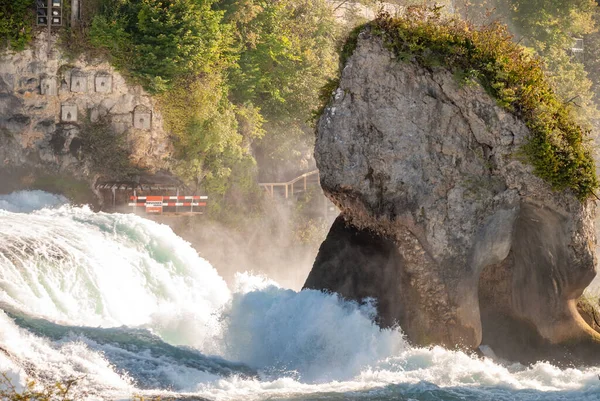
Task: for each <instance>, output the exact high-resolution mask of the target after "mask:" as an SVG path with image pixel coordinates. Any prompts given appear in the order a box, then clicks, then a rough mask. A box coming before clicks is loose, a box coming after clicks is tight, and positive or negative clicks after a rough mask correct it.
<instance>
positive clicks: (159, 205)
mask: <svg viewBox="0 0 600 401" xmlns="http://www.w3.org/2000/svg"><path fill="white" fill-rule="evenodd" d="M129 199H130V200H132V201H133V202H130V203H129V204H128V205H129V206H133V209H134V210H135V209H136V208H137V207H145V208H146V213H161V214H162V213H164V212H165V210H164V208H165V207H169V208H172V207H174V208H175V210H174V212H185V213H202V212H203V211H204V207H205V206H206V202H198V201H200V200H204V201H206V200H208V196H204V195H203V196H199V195H193V196H135V195H134V196H131V197H130V198H129ZM173 200H176V201H177V200H178V201H182V200H187V201H191V202H170V201H173ZM140 201H141V202H140ZM186 206H187V207H189V208H190V209H189V210H180V209H178V208H179V207H186ZM194 207H196V209H194ZM167 212H168V211H167Z"/></svg>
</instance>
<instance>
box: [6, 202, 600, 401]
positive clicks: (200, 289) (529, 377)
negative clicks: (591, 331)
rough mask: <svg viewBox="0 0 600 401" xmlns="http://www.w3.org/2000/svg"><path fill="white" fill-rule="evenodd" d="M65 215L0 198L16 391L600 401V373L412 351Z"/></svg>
mask: <svg viewBox="0 0 600 401" xmlns="http://www.w3.org/2000/svg"><path fill="white" fill-rule="evenodd" d="M24 197H27V198H29V199H30V201H29V204H28V205H27V208H17V207H15V206H11V205H14V204H15V203H17V202H18V200H19V199H23V198H24ZM36 197H37V198H36ZM31 198H34V200H33V201H31ZM35 199H37V201H36V200H35ZM61 203H64V199H62V198H58V197H54V196H52V195H49V194H44V193H28V194H15V195H13V196H12V197H0V208H2V209H3V210H0V309H2V311H3V312H0V324H2V330H1V331H0V347H1V348H2V349H3V350H5V351H6V352H0V370H2V371H4V372H7V374H8V376H9V377H11V378H12V380H13V382H15V383H17V384H18V383H21V384H23V383H24V382H25V379H26V378H27V377H28V376H29V377H31V376H36V375H37V376H36V377H37V378H38V380H41V381H44V380H50V381H51V380H55V379H68V378H73V377H76V378H79V381H78V384H77V386H76V389H75V391H77V392H78V395H79V396H81V397H82V398H84V399H85V398H88V399H127V398H131V397H132V396H133V395H135V394H138V395H144V396H152V395H184V396H191V395H193V396H195V397H203V398H206V399H211V400H212V399H214V400H266V399H269V400H362V399H369V400H407V401H408V400H419V401H429V400H524V401H525V400H527V401H529V400H600V380H599V379H598V376H597V374H598V373H600V368H598V369H596V368H581V367H572V368H569V369H559V368H557V367H555V366H552V365H551V364H548V363H544V362H539V363H537V364H535V365H533V366H529V367H526V366H521V365H518V364H509V363H503V362H501V361H498V360H495V359H494V358H492V357H490V358H478V357H476V356H471V355H467V354H465V353H463V352H459V351H452V350H446V349H444V348H441V347H434V348H416V347H412V346H410V345H409V344H408V343H407V342H406V341H405V339H404V337H403V335H402V331H401V328H397V329H394V330H392V329H389V330H380V329H379V328H378V327H377V326H376V325H374V324H373V323H372V318H373V316H374V314H375V306H374V305H371V304H369V303H367V304H365V305H362V306H359V305H357V304H355V303H349V302H345V301H343V300H341V299H339V298H338V297H337V296H335V295H333V294H324V293H321V292H317V291H302V292H296V291H293V290H290V289H286V288H281V287H280V286H279V285H277V283H275V282H273V281H271V280H269V278H267V277H258V276H254V275H252V274H249V273H240V274H238V276H237V279H236V284H235V285H233V286H231V288H229V287H228V286H227V284H226V283H225V281H224V280H223V279H222V278H221V277H220V276H219V274H218V272H217V271H216V270H215V269H214V268H213V267H212V266H211V265H210V264H209V263H208V262H207V261H205V260H204V259H202V258H201V257H200V256H199V255H198V254H197V252H196V251H195V250H194V249H192V248H191V246H190V245H189V244H188V243H186V242H185V241H183V240H182V239H181V238H179V237H177V236H176V235H175V234H174V233H173V232H172V231H171V230H170V228H169V227H166V226H163V225H159V224H156V223H154V222H151V221H148V220H145V219H143V218H140V217H138V216H134V215H121V214H103V213H93V212H91V211H90V210H88V209H87V208H74V207H70V206H59V205H60V204H61ZM44 205H51V206H53V207H54V208H53V209H43V210H37V211H35V209H36V208H39V207H41V206H44ZM238 270H240V272H243V271H244V267H243V266H239V267H238ZM490 355H491V354H490Z"/></svg>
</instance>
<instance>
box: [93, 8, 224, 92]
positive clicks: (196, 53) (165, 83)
mask: <svg viewBox="0 0 600 401" xmlns="http://www.w3.org/2000/svg"><path fill="white" fill-rule="evenodd" d="M211 6H212V1H211V0H161V1H159V0H125V1H120V0H108V1H106V2H105V4H104V7H103V8H102V11H101V13H100V14H99V15H97V16H96V17H95V18H94V19H93V21H92V28H91V30H90V41H91V43H92V45H94V46H96V47H98V48H103V49H106V50H107V51H108V52H109V53H110V55H111V59H112V63H113V64H114V65H115V66H116V67H117V68H119V69H120V70H121V71H124V72H126V73H128V74H129V75H131V76H132V77H133V78H135V79H137V80H138V81H140V82H141V83H142V84H143V85H144V87H145V88H146V89H147V90H148V91H150V92H153V93H158V92H164V91H165V90H167V89H169V88H170V87H171V86H172V84H173V80H174V79H176V78H177V79H181V78H182V77H185V76H194V75H196V74H200V73H207V72H210V71H212V70H213V69H214V68H215V66H216V65H218V64H219V63H227V58H225V57H224V50H225V49H226V48H227V46H228V45H229V41H230V39H229V32H228V29H227V26H225V25H222V24H221V19H222V12H219V11H214V10H212V8H211Z"/></svg>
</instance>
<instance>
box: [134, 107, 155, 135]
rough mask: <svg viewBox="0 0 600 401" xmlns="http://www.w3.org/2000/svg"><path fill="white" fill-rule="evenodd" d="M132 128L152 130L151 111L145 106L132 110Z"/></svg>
mask: <svg viewBox="0 0 600 401" xmlns="http://www.w3.org/2000/svg"><path fill="white" fill-rule="evenodd" d="M133 128H135V129H141V130H145V131H149V130H150V129H151V128H152V110H150V109H149V108H148V107H146V106H141V105H140V106H136V108H135V109H134V110H133Z"/></svg>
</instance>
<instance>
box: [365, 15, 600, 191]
mask: <svg viewBox="0 0 600 401" xmlns="http://www.w3.org/2000/svg"><path fill="white" fill-rule="evenodd" d="M372 31H373V32H374V33H375V34H378V35H381V36H382V37H383V38H384V40H385V42H386V43H387V45H388V46H389V48H390V49H391V50H393V51H394V53H395V54H396V56H397V57H398V59H399V60H405V61H408V60H414V61H416V62H417V63H419V64H421V65H423V66H426V67H435V66H445V67H448V68H451V69H453V70H455V71H460V72H462V73H464V74H466V75H467V76H468V77H470V78H471V79H475V80H477V81H479V82H480V83H481V84H482V85H483V87H484V88H485V89H486V90H487V91H488V92H489V93H490V95H492V96H493V97H494V98H496V99H497V101H498V104H499V105H500V106H501V107H503V108H504V109H506V110H508V111H510V112H512V113H514V114H515V115H517V116H518V117H520V118H521V119H522V120H523V121H524V122H525V123H526V125H527V127H528V128H529V129H530V132H531V136H530V138H529V141H528V143H527V145H526V146H525V149H524V150H525V153H526V155H527V156H528V159H529V161H530V163H531V164H532V165H533V166H534V169H535V173H536V174H537V175H538V176H540V177H541V178H543V179H545V180H547V181H548V182H549V183H550V184H551V185H552V187H553V188H554V189H557V190H562V189H566V188H570V189H571V190H572V191H573V192H574V193H575V194H576V195H577V196H578V197H579V199H581V200H583V199H586V198H587V197H589V196H590V195H592V194H593V191H594V190H595V189H596V188H597V186H598V181H597V178H596V173H595V166H594V161H593V159H592V156H591V151H590V149H589V147H588V145H587V143H586V137H587V132H586V130H584V129H583V128H581V127H580V126H579V125H578V124H576V122H575V121H574V118H573V116H572V106H571V105H569V104H566V103H565V102H563V101H561V100H560V98H559V97H558V96H557V95H556V94H555V92H554V90H553V89H552V86H551V84H550V82H549V81H548V80H547V79H546V77H545V75H544V71H543V68H542V66H543V64H542V61H541V60H540V59H539V58H538V57H535V56H532V55H531V54H530V53H529V52H527V51H526V50H525V49H524V48H523V47H522V46H520V45H518V44H516V43H515V42H514V41H513V40H512V35H511V34H510V33H509V32H508V30H507V28H506V27H505V26H504V25H500V24H497V23H495V24H490V25H487V26H484V27H481V28H475V27H474V26H473V25H472V24H470V23H468V22H464V21H462V20H460V19H458V18H450V17H443V16H442V14H441V12H440V8H424V7H411V8H409V9H407V11H406V13H405V14H404V15H403V16H402V17H399V18H392V17H390V16H389V15H388V14H385V13H384V14H381V15H380V16H379V17H378V18H377V19H376V20H375V21H374V23H373V25H372Z"/></svg>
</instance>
